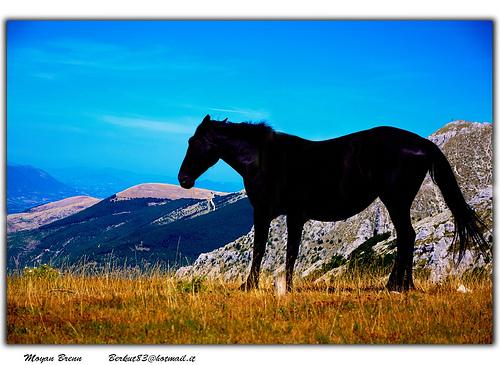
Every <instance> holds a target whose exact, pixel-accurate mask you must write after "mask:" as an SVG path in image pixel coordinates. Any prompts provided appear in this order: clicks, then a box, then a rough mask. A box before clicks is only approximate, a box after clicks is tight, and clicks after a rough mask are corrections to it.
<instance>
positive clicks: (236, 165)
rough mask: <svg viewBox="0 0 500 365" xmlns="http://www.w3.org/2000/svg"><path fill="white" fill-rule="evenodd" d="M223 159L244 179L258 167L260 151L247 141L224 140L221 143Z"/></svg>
mask: <svg viewBox="0 0 500 365" xmlns="http://www.w3.org/2000/svg"><path fill="white" fill-rule="evenodd" d="M220 149H221V159H222V160H223V161H224V162H226V163H227V164H228V165H229V166H231V167H232V168H233V169H234V170H236V172H238V173H239V174H240V175H241V176H242V177H243V179H245V178H247V177H249V175H250V174H252V173H253V172H254V171H255V169H256V168H257V167H258V159H259V150H258V148H257V146H256V145H254V144H252V143H251V142H249V141H247V140H245V139H224V140H223V142H222V143H220Z"/></svg>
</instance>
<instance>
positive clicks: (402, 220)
mask: <svg viewBox="0 0 500 365" xmlns="http://www.w3.org/2000/svg"><path fill="white" fill-rule="evenodd" d="M384 204H385V205H386V207H387V210H388V211H389V215H390V216H391V220H392V223H393V224H394V227H395V228H396V236H397V237H396V240H397V253H396V259H395V262H394V266H393V268H392V272H391V274H390V276H389V281H388V282H387V289H389V290H394V291H403V290H409V289H414V287H415V286H414V285H413V275H412V270H413V250H414V247H415V230H414V229H413V227H412V225H411V218H410V204H405V203H402V204H401V202H399V204H398V202H384Z"/></svg>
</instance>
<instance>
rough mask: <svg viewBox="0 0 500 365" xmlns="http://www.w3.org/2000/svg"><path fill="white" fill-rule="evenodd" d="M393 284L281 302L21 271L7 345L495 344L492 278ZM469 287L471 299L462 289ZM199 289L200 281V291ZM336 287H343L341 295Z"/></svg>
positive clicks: (304, 286)
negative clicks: (404, 289)
mask: <svg viewBox="0 0 500 365" xmlns="http://www.w3.org/2000/svg"><path fill="white" fill-rule="evenodd" d="M384 281H385V279H384V278H381V277H373V276H369V275H368V276H366V275H365V276H356V275H354V277H352V278H340V279H336V280H334V281H333V282H332V283H330V286H329V287H328V286H326V285H314V284H311V283H308V282H297V284H296V287H297V290H296V291H295V292H293V293H291V294H287V295H284V296H276V295H275V294H274V291H273V289H272V286H271V280H269V279H268V280H264V281H263V283H262V284H263V285H262V287H263V289H260V290H256V291H252V292H241V291H239V290H238V289H237V285H236V284H234V285H233V284H224V283H221V282H217V281H205V282H197V283H195V284H193V283H192V282H187V281H184V282H179V281H178V280H176V279H175V278H173V277H172V276H169V275H166V274H161V273H159V272H157V273H151V274H148V275H135V276H129V277H127V275H125V274H123V273H108V274H102V275H99V276H89V275H77V274H65V275H62V276H60V277H58V278H32V277H26V276H22V275H18V276H10V277H8V279H7V323H8V329H7V341H8V343H28V344H39V343H43V344H61V343H64V344H76V343H80V344H103V343H106V344H119V343H120V344H132V343H134V344H149V343H169V344H207V343H210V344H212V343H219V344H220V343H223V344H236V343H239V344H242V343H245V344H247V343H254V344H262V343H265V344H284V343H293V344H303V343H340V344H351V343H437V344H450V343H460V344H461V343H476V344H490V343H492V341H493V304H492V301H493V288H492V282H491V280H490V279H489V278H484V277H481V278H478V277H476V278H468V279H464V280H461V281H458V279H452V280H449V281H448V282H446V283H444V284H442V285H439V286H438V285H434V284H431V283H429V282H428V281H426V280H417V281H416V285H417V290H414V291H411V292H409V293H404V294H399V293H390V292H388V291H386V290H385V289H384ZM459 283H464V284H465V285H466V286H467V287H468V288H469V289H471V290H472V292H471V293H465V294H464V293H460V292H457V287H458V285H459ZM197 284H200V285H197ZM332 286H333V288H334V290H332Z"/></svg>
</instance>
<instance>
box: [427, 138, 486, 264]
mask: <svg viewBox="0 0 500 365" xmlns="http://www.w3.org/2000/svg"><path fill="white" fill-rule="evenodd" d="M433 146H434V147H433V158H432V166H431V169H430V174H431V177H432V180H433V181H434V183H435V184H437V186H438V187H439V189H440V190H441V194H443V198H444V201H445V202H446V205H448V207H449V208H450V210H451V212H452V214H453V218H454V220H455V235H454V237H453V241H452V247H453V251H454V252H455V248H456V244H457V241H458V262H457V263H460V261H461V260H462V258H463V256H464V254H465V251H466V250H467V249H469V248H470V246H471V245H473V246H476V247H477V248H479V249H480V251H481V252H482V254H483V255H484V256H485V257H488V256H489V252H490V250H489V245H488V243H487V242H486V240H485V239H484V237H483V235H482V233H481V232H484V231H486V230H487V227H486V225H485V224H484V222H483V221H482V220H481V219H480V218H479V217H478V216H477V214H476V213H475V212H474V210H473V209H472V208H471V207H470V206H469V205H468V204H467V203H466V201H465V199H464V196H463V195H462V191H461V190H460V187H459V186H458V183H457V180H456V178H455V175H454V173H453V170H452V168H451V166H450V163H449V162H448V160H447V159H446V156H445V155H444V154H443V152H441V150H440V149H439V147H437V146H436V145H435V144H433Z"/></svg>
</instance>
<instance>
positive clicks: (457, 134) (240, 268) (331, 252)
mask: <svg viewBox="0 0 500 365" xmlns="http://www.w3.org/2000/svg"><path fill="white" fill-rule="evenodd" d="M492 131H493V127H492V125H491V124H490V123H471V122H466V121H455V122H452V123H449V124H447V125H445V126H444V127H443V128H441V129H440V130H438V131H437V132H435V133H434V134H432V135H431V136H429V139H430V140H431V141H433V142H434V143H436V144H437V145H438V146H439V147H440V148H441V149H442V151H443V152H444V154H445V155H446V156H447V158H448V160H449V161H450V164H451V165H452V167H453V169H454V172H455V175H456V177H457V180H458V183H459V185H460V187H461V189H462V192H463V194H464V196H465V198H466V200H467V201H468V203H469V204H470V205H471V206H472V207H473V208H474V209H475V210H476V212H477V213H478V214H479V215H480V217H481V218H482V219H483V220H484V221H485V222H486V224H487V226H488V227H492V200H493V190H492V171H493V169H492V164H493V161H492V155H493V151H492ZM412 220H413V225H414V228H415V231H416V232H417V238H416V243H415V255H414V266H415V267H416V268H417V269H424V270H427V271H428V272H429V275H430V277H431V279H433V280H435V281H439V280H442V279H443V278H445V277H446V276H447V275H449V274H452V273H462V272H464V271H465V270H467V269H470V268H473V267H484V266H486V267H490V266H491V265H490V264H489V263H488V262H487V261H485V259H484V258H483V257H482V256H481V255H479V254H478V253H477V252H471V251H468V252H467V254H466V255H465V257H464V259H463V260H462V262H461V263H460V265H459V266H458V267H457V266H455V265H454V261H453V259H454V256H453V254H452V253H451V252H450V245H451V242H452V240H453V235H454V233H453V232H454V225H453V218H452V215H451V212H450V211H449V210H448V208H447V207H446V204H445V203H444V200H443V198H442V196H441V192H440V191H439V188H438V187H437V186H436V185H435V184H434V183H433V182H432V180H431V178H430V176H427V177H426V178H425V180H424V182H423V184H422V187H421V189H420V191H419V193H418V194H417V197H416V198H415V201H414V203H413V205H412ZM382 233H385V236H384V239H383V240H380V241H379V242H377V243H376V244H375V245H374V246H373V247H367V248H366V249H367V250H372V251H371V252H370V254H373V255H375V256H381V257H383V256H387V255H393V254H394V251H395V245H394V242H395V238H396V237H395V232H394V227H393V226H392V223H391V220H390V218H389V215H388V213H387V210H386V209H385V207H384V205H383V204H382V203H381V202H380V201H379V200H378V199H377V200H376V201H375V202H374V203H372V204H371V205H370V206H369V207H368V208H367V209H365V210H364V211H363V212H361V213H360V214H358V215H356V216H353V217H351V218H349V219H347V220H345V221H341V222H317V221H309V222H307V223H306V224H305V226H304V231H303V235H302V244H301V247H300V251H299V257H298V259H297V263H296V266H295V273H296V274H297V275H300V276H302V277H307V276H309V275H312V274H316V275H315V276H318V273H321V275H322V278H328V277H329V276H330V275H332V274H334V273H335V272H337V271H338V268H332V266H335V265H331V263H332V262H333V261H334V260H335V262H342V263H344V264H346V263H348V261H349V259H350V258H351V257H352V255H351V254H352V253H353V251H354V250H356V249H358V248H359V247H364V246H361V245H362V244H363V243H364V242H366V241H367V240H369V239H370V238H372V237H373V236H377V235H380V234H382ZM253 234H254V232H253V229H252V230H251V231H250V232H249V233H248V234H247V235H245V236H243V237H240V238H238V239H237V240H235V241H234V242H231V243H229V244H227V245H226V246H224V247H222V248H219V249H217V250H215V251H212V252H208V253H204V254H201V255H200V256H199V257H198V259H197V260H196V261H195V262H194V263H193V264H192V265H191V266H186V267H182V268H180V269H179V270H178V272H177V275H178V276H192V275H206V276H208V277H217V278H223V279H224V280H228V281H229V280H230V281H233V280H235V281H238V280H240V281H241V280H243V279H244V278H245V277H246V276H247V275H248V271H249V266H250V262H251V258H252V244H253ZM377 237H378V236H377ZM485 237H486V238H487V239H488V240H490V241H492V235H491V232H485ZM285 247H286V224H285V219H284V217H279V218H277V219H275V220H274V221H273V222H272V224H271V228H270V234H269V239H268V245H267V248H266V253H265V256H264V259H263V263H262V269H263V271H264V272H268V273H271V274H273V273H276V272H278V271H281V270H283V269H284V262H285ZM356 254H357V253H356ZM388 257H389V256H388ZM339 258H342V260H340V261H339ZM328 269H331V270H328ZM325 271H326V272H325Z"/></svg>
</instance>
